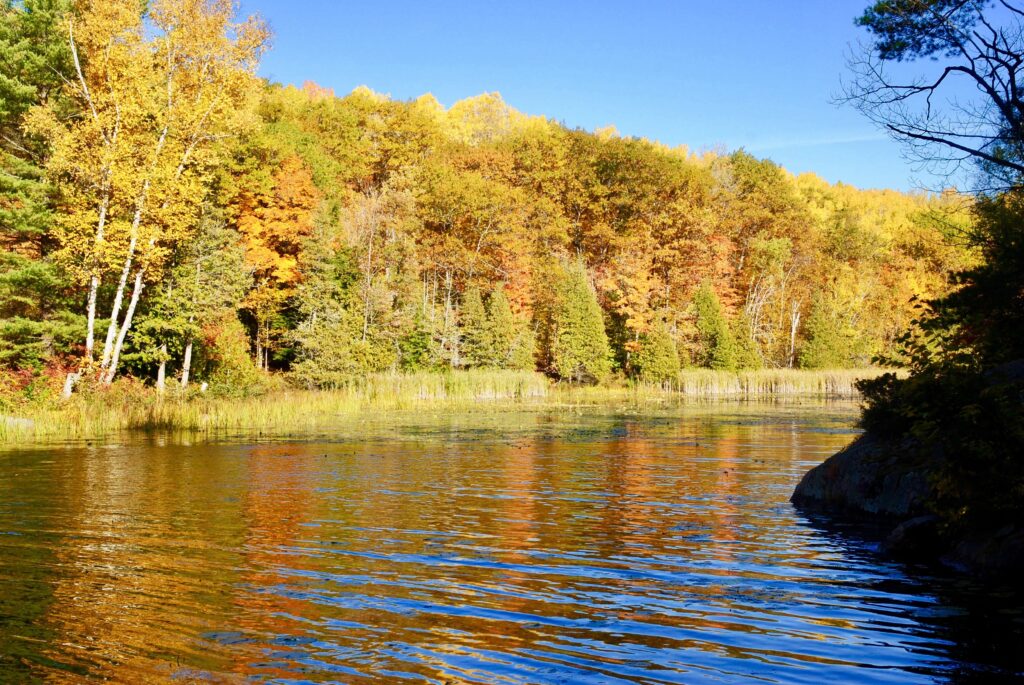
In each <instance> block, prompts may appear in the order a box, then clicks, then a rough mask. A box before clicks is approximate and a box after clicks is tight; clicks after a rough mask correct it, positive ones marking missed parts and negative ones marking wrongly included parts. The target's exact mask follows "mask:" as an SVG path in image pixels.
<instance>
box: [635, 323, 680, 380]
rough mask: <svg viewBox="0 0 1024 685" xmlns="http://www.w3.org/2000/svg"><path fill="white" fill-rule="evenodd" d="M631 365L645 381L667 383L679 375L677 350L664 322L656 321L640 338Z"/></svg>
mask: <svg viewBox="0 0 1024 685" xmlns="http://www.w3.org/2000/svg"><path fill="white" fill-rule="evenodd" d="M633 366H634V368H635V370H636V375H637V376H638V377H639V378H640V379H641V380H642V381H644V382H645V383H658V384H661V385H667V384H670V383H671V382H672V381H674V380H676V379H677V378H678V377H679V371H680V369H681V364H680V362H679V351H678V349H677V348H676V342H675V340H673V339H672V333H671V331H669V329H668V326H666V325H665V323H664V322H659V323H657V324H656V325H655V326H654V327H653V328H652V329H651V331H650V332H649V333H647V334H646V335H644V336H643V337H642V338H641V339H640V349H639V350H638V351H637V353H636V355H635V356H634V358H633Z"/></svg>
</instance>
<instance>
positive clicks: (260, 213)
mask: <svg viewBox="0 0 1024 685" xmlns="http://www.w3.org/2000/svg"><path fill="white" fill-rule="evenodd" d="M320 199H321V196H320V192H319V191H318V190H317V188H316V186H315V185H314V183H313V177H312V174H311V173H310V171H309V169H308V168H307V167H306V164H305V163H304V162H303V161H302V159H301V158H300V157H298V156H297V155H291V156H289V157H286V158H285V159H284V160H283V161H282V162H281V164H280V166H279V168H278V169H277V170H276V171H275V172H274V174H273V175H272V177H271V179H270V186H269V187H267V188H259V187H247V188H243V189H242V190H241V191H240V192H239V193H238V195H237V196H236V197H235V198H234V200H233V201H232V205H233V207H232V209H233V212H234V214H235V216H236V219H235V222H236V226H237V228H238V231H239V233H241V234H242V244H243V246H244V248H245V262H246V266H247V267H248V268H249V269H251V270H252V272H253V277H254V280H255V286H254V288H253V289H252V290H251V291H249V293H248V295H247V296H246V298H245V301H244V303H243V306H244V307H245V308H246V309H248V310H249V312H250V313H251V314H252V316H253V318H254V319H255V320H256V329H257V330H256V363H257V364H258V365H259V366H260V368H267V362H268V360H269V356H270V352H269V346H270V342H271V321H272V320H273V318H274V316H276V315H277V312H278V311H279V310H280V309H281V306H282V304H283V303H284V302H285V301H286V300H287V299H288V298H289V297H290V296H291V295H292V293H293V292H294V289H295V286H296V284H297V283H298V281H299V268H298V267H299V254H300V252H301V250H302V243H303V241H304V240H305V238H306V237H307V236H309V234H310V233H311V232H312V230H313V215H314V212H315V210H316V208H317V207H318V206H319V204H320Z"/></svg>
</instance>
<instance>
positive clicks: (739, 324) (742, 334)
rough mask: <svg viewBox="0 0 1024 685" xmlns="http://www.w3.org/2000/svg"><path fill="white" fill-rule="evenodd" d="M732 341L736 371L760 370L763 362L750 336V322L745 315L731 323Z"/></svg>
mask: <svg viewBox="0 0 1024 685" xmlns="http://www.w3.org/2000/svg"><path fill="white" fill-rule="evenodd" d="M732 339H733V343H734V349H735V350H736V368H737V369H760V368H762V367H764V360H763V359H761V353H760V352H758V349H757V343H756V342H755V341H754V338H753V337H752V336H751V334H750V320H749V319H748V318H747V316H746V315H745V314H741V315H740V316H739V317H737V318H736V320H735V321H733V326H732Z"/></svg>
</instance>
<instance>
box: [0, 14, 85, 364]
mask: <svg viewBox="0 0 1024 685" xmlns="http://www.w3.org/2000/svg"><path fill="white" fill-rule="evenodd" d="M68 6H69V3H68V2H67V0H26V1H25V2H23V3H15V2H12V1H11V0H3V2H0V367H4V366H7V367H8V368H38V367H39V366H41V365H42V364H44V363H45V362H46V361H47V360H48V359H50V358H51V357H53V356H54V355H63V354H67V353H69V352H70V351H71V349H72V346H73V344H74V342H75V341H76V340H77V339H78V337H80V335H81V331H83V330H84V326H83V325H82V323H83V322H82V317H80V316H76V315H74V314H72V313H71V312H70V311H69V308H70V305H71V298H70V297H69V296H68V288H69V284H68V283H67V281H66V278H65V276H64V275H63V274H62V272H61V271H60V270H58V269H56V268H55V267H54V265H53V264H52V263H51V262H50V261H49V259H48V255H49V253H50V251H51V249H52V247H53V246H52V240H51V239H50V238H49V236H48V235H47V231H48V229H49V227H50V223H51V221H52V212H53V207H52V200H53V198H52V194H53V191H52V189H51V188H50V187H49V185H48V184H47V183H46V181H45V177H44V170H43V168H41V167H40V161H41V160H44V159H45V157H46V153H47V150H46V148H45V146H44V145H42V144H41V143H40V141H38V140H36V139H34V138H32V137H30V136H27V135H26V134H25V133H24V131H23V129H22V123H23V117H24V115H25V114H26V112H27V111H28V110H29V108H30V107H32V106H33V105H35V104H37V103H38V102H39V101H40V100H41V99H44V98H48V97H49V98H55V97H59V93H60V90H59V86H60V84H61V83H62V80H61V78H62V75H63V74H66V73H68V65H69V61H70V54H69V50H68V45H67V42H66V41H65V40H63V39H62V36H61V32H60V31H59V30H58V29H57V26H58V25H59V23H60V22H61V21H62V20H63V17H64V15H65V13H66V11H67V9H68Z"/></svg>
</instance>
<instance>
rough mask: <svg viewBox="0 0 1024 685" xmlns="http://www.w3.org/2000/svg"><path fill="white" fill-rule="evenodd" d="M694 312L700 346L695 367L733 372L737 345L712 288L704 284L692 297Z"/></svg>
mask: <svg viewBox="0 0 1024 685" xmlns="http://www.w3.org/2000/svg"><path fill="white" fill-rule="evenodd" d="M693 306H694V309H695V310H696V313H697V336H698V340H699V343H700V356H699V358H698V360H697V361H698V364H700V365H701V366H706V367H708V368H710V369H718V370H723V371H734V370H735V369H736V342H735V340H734V339H733V335H732V331H731V330H730V329H729V321H728V319H726V317H725V311H724V310H723V309H722V303H721V302H719V300H718V296H717V295H715V291H714V290H712V289H711V286H710V285H708V284H707V283H704V284H702V285H701V286H700V288H698V290H697V293H696V295H694V298H693Z"/></svg>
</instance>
